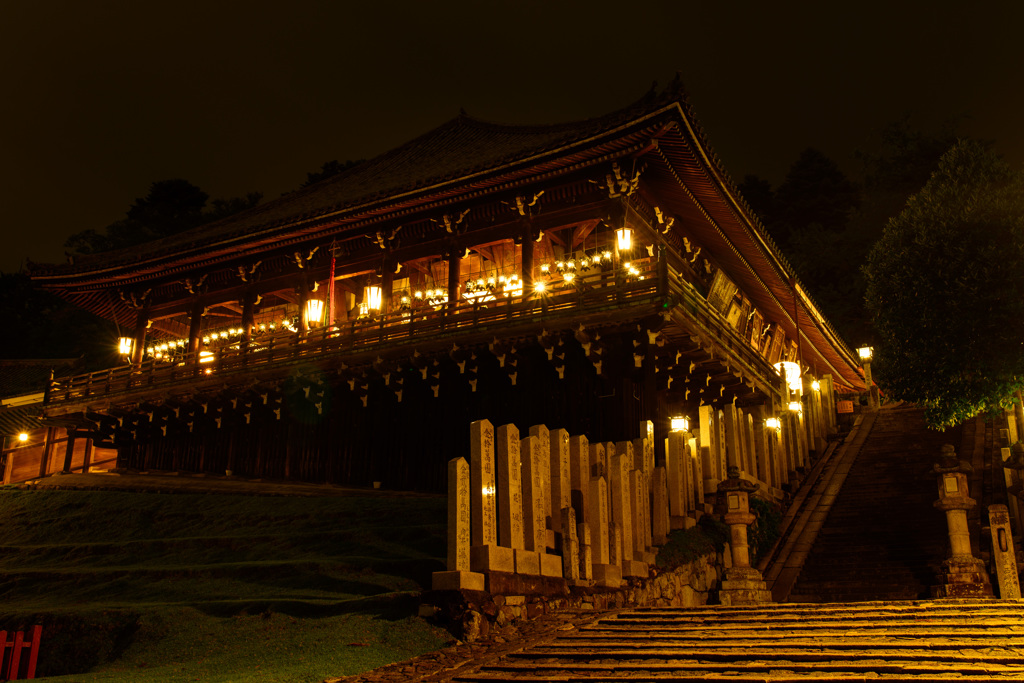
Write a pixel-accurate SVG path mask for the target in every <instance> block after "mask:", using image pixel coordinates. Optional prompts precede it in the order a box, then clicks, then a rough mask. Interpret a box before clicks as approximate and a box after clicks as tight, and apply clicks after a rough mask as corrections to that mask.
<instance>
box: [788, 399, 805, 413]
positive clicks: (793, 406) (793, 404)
mask: <svg viewBox="0 0 1024 683" xmlns="http://www.w3.org/2000/svg"><path fill="white" fill-rule="evenodd" d="M789 409H790V410H792V411H793V412H794V413H801V412H803V410H804V404H802V403H800V401H790V402H789Z"/></svg>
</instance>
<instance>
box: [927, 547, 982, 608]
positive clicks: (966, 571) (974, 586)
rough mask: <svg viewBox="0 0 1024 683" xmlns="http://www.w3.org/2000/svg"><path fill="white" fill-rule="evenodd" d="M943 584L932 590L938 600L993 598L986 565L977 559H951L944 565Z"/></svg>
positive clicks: (968, 557) (941, 578) (964, 557)
mask: <svg viewBox="0 0 1024 683" xmlns="http://www.w3.org/2000/svg"><path fill="white" fill-rule="evenodd" d="M942 567H943V575H942V576H941V577H940V578H939V580H940V581H941V582H942V583H941V584H940V585H938V586H934V587H933V588H932V595H933V596H934V597H936V598H991V597H994V594H993V593H992V583H991V582H990V581H989V578H988V572H987V571H986V570H985V563H984V562H982V561H981V560H979V559H977V558H976V557H971V556H969V555H968V556H962V557H956V556H954V557H951V558H949V559H948V560H946V561H945V562H943V563H942Z"/></svg>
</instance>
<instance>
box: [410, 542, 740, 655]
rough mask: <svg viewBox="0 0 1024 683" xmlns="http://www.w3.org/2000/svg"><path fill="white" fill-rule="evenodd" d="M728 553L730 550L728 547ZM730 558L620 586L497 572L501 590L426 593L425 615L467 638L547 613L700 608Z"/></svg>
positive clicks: (704, 561)
mask: <svg viewBox="0 0 1024 683" xmlns="http://www.w3.org/2000/svg"><path fill="white" fill-rule="evenodd" d="M727 552H728V551H727ZM726 564H728V560H727V559H726V558H724V557H723V555H722V554H717V555H714V554H711V555H705V556H703V557H701V558H698V559H696V560H694V561H693V562H690V563H689V564H685V565H682V566H680V567H677V568H675V569H672V570H665V571H661V570H658V569H652V570H651V572H650V575H649V576H647V577H646V578H631V579H629V580H627V581H625V582H623V585H622V586H621V587H620V588H616V589H608V588H601V587H587V586H572V585H570V584H569V582H567V581H565V580H564V579H556V578H549V577H523V576H520V575H516V574H504V573H497V572H496V573H493V574H492V585H493V586H494V588H495V589H496V591H495V592H491V593H488V592H485V591H475V590H437V591H429V592H427V593H424V595H423V606H422V607H421V610H420V614H421V615H422V616H426V617H428V618H431V619H433V620H435V621H437V622H438V623H440V624H441V625H442V626H444V627H445V628H447V629H448V630H449V631H451V632H452V634H453V635H455V636H456V637H457V638H459V639H461V640H463V641H465V642H473V641H475V640H478V639H480V638H483V637H486V636H488V635H489V634H491V633H492V631H494V630H496V629H498V630H501V631H504V632H512V631H515V630H517V629H518V628H519V627H520V626H522V625H523V624H524V623H525V622H528V621H530V620H531V619H535V618H537V617H539V616H541V615H543V614H551V613H555V612H563V611H587V610H594V611H595V612H597V611H605V610H611V609H622V608H628V607H696V606H698V605H705V604H707V603H708V602H713V601H714V599H715V596H716V594H717V591H718V588H719V586H720V585H721V579H722V574H723V572H724V566H725V565H726Z"/></svg>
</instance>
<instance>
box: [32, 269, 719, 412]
mask: <svg viewBox="0 0 1024 683" xmlns="http://www.w3.org/2000/svg"><path fill="white" fill-rule="evenodd" d="M634 266H635V267H636V268H637V270H638V271H639V272H638V273H636V274H634V275H630V274H628V273H626V272H625V271H624V270H622V269H609V270H600V271H597V272H593V273H589V274H585V275H580V274H578V275H576V277H575V279H574V280H573V282H572V283H557V284H553V285H552V288H551V289H550V290H549V291H546V292H544V293H542V294H527V295H524V296H521V297H496V298H495V299H494V300H493V301H488V302H481V301H479V300H477V301H458V302H456V303H454V304H445V305H440V306H437V307H436V308H435V307H428V306H421V307H418V308H416V307H414V308H412V309H411V310H408V311H396V312H391V313H388V314H385V315H380V316H376V317H373V318H363V319H358V320H353V321H349V322H344V323H338V324H336V325H334V326H325V327H320V328H315V329H313V330H310V331H309V332H306V333H305V334H303V333H297V332H278V333H276V334H266V335H259V336H256V337H254V338H253V339H252V340H251V341H250V342H249V344H248V346H247V347H246V345H245V344H236V345H231V346H225V347H222V348H220V349H218V350H217V351H215V352H214V353H213V355H212V356H207V357H205V358H203V359H202V361H200V360H198V359H196V358H194V357H187V358H185V359H182V360H177V361H167V360H154V359H150V360H146V361H143V362H142V363H140V364H138V365H131V366H127V365H126V366H122V367H117V368H110V369H108V370H101V371H98V372H93V373H89V374H86V375H78V376H75V377H71V378H63V379H60V380H54V381H53V382H52V383H51V385H50V387H49V389H48V391H47V398H46V400H47V402H48V403H51V404H52V403H61V402H69V401H79V400H92V399H100V398H103V397H106V396H111V395H115V394H121V393H125V392H129V391H137V390H144V389H146V388H150V387H158V386H159V387H166V386H171V385H176V384H181V383H183V382H189V381H201V380H203V379H204V378H206V377H207V376H210V379H218V380H223V379H225V375H228V374H236V373H237V374H241V373H246V372H252V371H256V370H259V369H270V368H272V367H276V366H285V365H288V364H291V363H296V362H303V361H307V362H308V361H309V360H312V359H318V360H319V359H323V358H324V357H332V356H346V355H352V354H358V353H360V352H364V351H373V350H378V349H379V350H381V351H384V350H385V348H384V347H387V346H396V345H403V344H417V343H421V342H427V341H430V340H432V339H433V340H436V339H439V338H443V337H445V336H451V337H455V338H458V337H462V336H463V335H465V334H470V333H482V332H491V333H494V334H497V335H498V336H501V335H502V334H505V333H506V332H504V331H505V330H507V329H508V328H509V326H510V325H515V326H518V325H523V324H530V323H536V322H542V321H547V320H551V319H557V318H566V317H569V318H577V317H580V316H582V315H589V314H592V313H600V312H601V311H603V310H608V311H614V310H617V309H620V308H622V307H624V306H629V307H632V306H636V305H646V304H648V303H652V302H653V300H654V299H656V298H658V297H663V296H665V295H667V293H668V280H669V277H668V264H667V262H665V261H664V260H663V261H661V262H658V261H655V260H653V259H651V260H650V261H648V262H635V263H634ZM701 301H703V299H701Z"/></svg>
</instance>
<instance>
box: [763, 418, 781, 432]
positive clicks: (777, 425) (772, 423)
mask: <svg viewBox="0 0 1024 683" xmlns="http://www.w3.org/2000/svg"><path fill="white" fill-rule="evenodd" d="M764 426H765V427H766V428H768V429H774V430H775V431H779V430H780V429H782V422H780V421H779V418H777V417H769V418H767V419H766V420H765V421H764Z"/></svg>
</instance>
